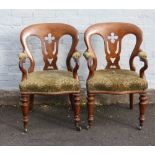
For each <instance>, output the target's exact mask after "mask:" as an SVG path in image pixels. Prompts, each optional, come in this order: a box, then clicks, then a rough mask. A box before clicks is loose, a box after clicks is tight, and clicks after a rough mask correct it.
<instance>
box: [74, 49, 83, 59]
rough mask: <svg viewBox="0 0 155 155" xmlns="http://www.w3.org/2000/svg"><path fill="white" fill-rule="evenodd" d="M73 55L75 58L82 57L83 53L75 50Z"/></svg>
mask: <svg viewBox="0 0 155 155" xmlns="http://www.w3.org/2000/svg"><path fill="white" fill-rule="evenodd" d="M72 57H73V58H74V59H80V57H81V53H80V52H79V51H75V52H74V53H73V55H72Z"/></svg>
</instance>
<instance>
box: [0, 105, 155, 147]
mask: <svg viewBox="0 0 155 155" xmlns="http://www.w3.org/2000/svg"><path fill="white" fill-rule="evenodd" d="M86 116H87V113H86V109H85V107H82V111H81V119H82V122H81V123H82V127H83V130H82V131H81V132H78V131H75V129H74V125H73V117H72V111H70V110H69V107H67V106H52V105H51V106H48V105H44V106H43V105H42V106H39V105H38V106H35V110H34V111H33V112H31V113H30V123H29V131H28V133H24V132H23V128H22V117H21V111H20V108H19V107H16V106H0V145H155V105H149V106H148V109H147V111H146V121H145V126H144V128H143V130H142V131H139V130H138V129H137V126H138V105H135V106H134V110H133V111H131V110H129V108H128V105H111V106H99V107H96V108H95V122H94V125H93V127H92V128H91V129H89V130H86V129H85V125H86Z"/></svg>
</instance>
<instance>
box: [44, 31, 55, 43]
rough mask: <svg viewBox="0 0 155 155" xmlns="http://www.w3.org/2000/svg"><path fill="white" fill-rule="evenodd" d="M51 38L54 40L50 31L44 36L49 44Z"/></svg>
mask: <svg viewBox="0 0 155 155" xmlns="http://www.w3.org/2000/svg"><path fill="white" fill-rule="evenodd" d="M53 40H55V37H54V36H52V34H51V33H49V34H48V36H47V37H45V41H47V42H48V44H51V43H52V41H53Z"/></svg>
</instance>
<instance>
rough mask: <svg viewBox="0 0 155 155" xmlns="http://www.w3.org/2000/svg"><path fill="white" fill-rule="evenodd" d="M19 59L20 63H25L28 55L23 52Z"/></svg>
mask: <svg viewBox="0 0 155 155" xmlns="http://www.w3.org/2000/svg"><path fill="white" fill-rule="evenodd" d="M18 57H19V61H22V62H25V60H26V58H27V54H26V53H23V52H21V53H19V55H18Z"/></svg>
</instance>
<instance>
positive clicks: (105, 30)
mask: <svg viewBox="0 0 155 155" xmlns="http://www.w3.org/2000/svg"><path fill="white" fill-rule="evenodd" d="M94 34H97V35H100V36H101V37H102V38H103V40H104V48H105V54H106V61H107V65H106V68H105V69H103V70H96V68H97V57H96V55H95V52H94V49H93V47H92V43H91V37H92V35H94ZM127 34H133V35H135V36H136V44H135V47H134V49H133V52H132V53H131V56H130V58H129V66H130V70H126V69H121V68H120V65H119V60H120V53H121V44H122V39H123V37H124V36H125V35H127ZM84 39H85V43H86V46H87V50H86V51H85V53H84V57H85V58H86V60H87V66H88V69H89V75H88V78H87V81H86V87H87V100H88V101H87V106H88V126H87V127H88V128H89V127H90V126H91V125H92V122H93V120H94V100H95V95H96V94H114V95H115V94H117V95H122V94H129V100H130V109H133V97H134V94H135V93H139V94H140V98H139V99H140V102H139V110H140V116H139V121H140V125H139V129H141V128H142V126H143V122H144V113H145V110H146V106H147V103H148V100H147V87H148V83H147V81H146V79H145V70H146V69H147V67H148V63H147V55H146V53H145V52H143V51H142V50H141V49H140V45H141V43H142V39H143V38H142V31H141V30H140V28H138V27H137V26H135V25H133V24H129V23H99V24H95V25H92V26H90V27H88V28H87V30H86V31H85V34H84ZM137 56H138V57H139V58H140V60H141V61H142V62H144V66H143V67H142V68H141V69H140V72H139V74H137V73H136V72H135V71H136V68H135V66H134V58H135V57H137Z"/></svg>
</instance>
